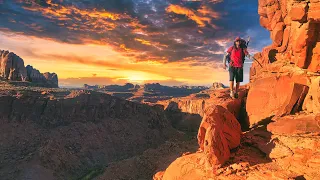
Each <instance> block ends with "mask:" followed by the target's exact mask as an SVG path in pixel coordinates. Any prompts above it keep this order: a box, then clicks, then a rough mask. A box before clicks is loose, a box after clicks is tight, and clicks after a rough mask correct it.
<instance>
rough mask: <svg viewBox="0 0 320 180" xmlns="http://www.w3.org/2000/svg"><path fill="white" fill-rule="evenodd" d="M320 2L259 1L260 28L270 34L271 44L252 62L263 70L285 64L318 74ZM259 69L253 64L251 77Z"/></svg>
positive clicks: (319, 64) (257, 72)
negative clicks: (266, 67)
mask: <svg viewBox="0 0 320 180" xmlns="http://www.w3.org/2000/svg"><path fill="white" fill-rule="evenodd" d="M318 7H320V2H319V1H317V0H315V1H307V0H301V1H295V0H289V1H285V0H259V9H258V13H259V15H260V24H261V25H262V26H263V27H265V28H266V29H268V30H269V31H270V33H271V39H272V41H273V44H272V45H270V46H268V47H265V48H264V49H263V51H262V52H261V53H259V54H256V55H255V58H256V59H257V60H258V61H259V62H260V64H262V65H263V66H265V65H266V64H269V63H273V62H274V61H285V62H288V63H293V64H295V65H296V66H298V67H300V68H303V69H307V70H308V71H310V72H320V58H319V53H320V35H319V32H320V13H319V10H318V9H317V8H318ZM260 69H261V66H260V65H259V63H257V62H254V63H253V66H252V67H251V70H250V75H251V76H255V75H257V74H259V72H260Z"/></svg>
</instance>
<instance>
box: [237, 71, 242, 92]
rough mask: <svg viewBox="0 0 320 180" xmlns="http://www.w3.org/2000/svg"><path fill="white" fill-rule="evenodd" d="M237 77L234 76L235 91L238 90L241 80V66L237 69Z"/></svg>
mask: <svg viewBox="0 0 320 180" xmlns="http://www.w3.org/2000/svg"><path fill="white" fill-rule="evenodd" d="M236 74H237V78H236V83H237V84H236V93H238V92H239V88H240V82H243V68H238V69H237V73H236Z"/></svg>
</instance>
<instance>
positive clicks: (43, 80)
mask: <svg viewBox="0 0 320 180" xmlns="http://www.w3.org/2000/svg"><path fill="white" fill-rule="evenodd" d="M26 69H27V75H28V81H30V82H33V83H37V84H40V85H43V86H46V87H58V75H57V74H56V73H49V72H46V73H40V71H39V70H37V69H35V68H33V67H32V66H30V65H27V67H26Z"/></svg>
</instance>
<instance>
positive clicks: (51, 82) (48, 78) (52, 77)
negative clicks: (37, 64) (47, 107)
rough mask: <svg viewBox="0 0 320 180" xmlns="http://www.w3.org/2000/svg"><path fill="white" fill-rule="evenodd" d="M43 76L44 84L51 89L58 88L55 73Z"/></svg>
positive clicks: (46, 73) (47, 73)
mask: <svg viewBox="0 0 320 180" xmlns="http://www.w3.org/2000/svg"><path fill="white" fill-rule="evenodd" d="M43 76H44V78H45V79H46V82H47V83H48V84H49V85H51V86H52V87H58V86H59V81H58V75H57V74H56V73H49V72H45V73H43Z"/></svg>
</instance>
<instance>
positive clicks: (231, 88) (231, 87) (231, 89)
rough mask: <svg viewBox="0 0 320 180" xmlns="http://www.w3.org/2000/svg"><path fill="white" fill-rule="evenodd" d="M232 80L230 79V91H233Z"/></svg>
mask: <svg viewBox="0 0 320 180" xmlns="http://www.w3.org/2000/svg"><path fill="white" fill-rule="evenodd" d="M233 86H234V81H230V91H233V90H234V87H233Z"/></svg>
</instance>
